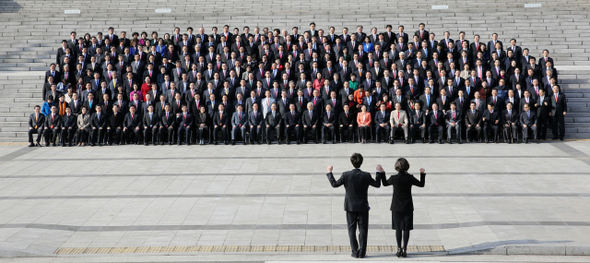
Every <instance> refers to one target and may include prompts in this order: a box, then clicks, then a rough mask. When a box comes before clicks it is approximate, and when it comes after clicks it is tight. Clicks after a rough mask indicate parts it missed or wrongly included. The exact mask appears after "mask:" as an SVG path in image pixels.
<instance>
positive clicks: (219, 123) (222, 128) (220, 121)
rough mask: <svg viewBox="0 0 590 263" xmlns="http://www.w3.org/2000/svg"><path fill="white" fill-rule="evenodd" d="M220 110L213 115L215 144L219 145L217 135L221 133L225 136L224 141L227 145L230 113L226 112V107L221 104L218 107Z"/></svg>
mask: <svg viewBox="0 0 590 263" xmlns="http://www.w3.org/2000/svg"><path fill="white" fill-rule="evenodd" d="M217 108H218V110H217V111H216V112H215V113H213V143H214V144H215V145H217V133H218V132H221V133H222V134H223V141H224V143H225V144H226V145H227V144H228V140H227V137H228V136H227V135H228V129H229V127H228V126H229V119H230V117H229V116H228V115H229V113H228V112H226V111H225V106H223V104H219V105H218V106H217Z"/></svg>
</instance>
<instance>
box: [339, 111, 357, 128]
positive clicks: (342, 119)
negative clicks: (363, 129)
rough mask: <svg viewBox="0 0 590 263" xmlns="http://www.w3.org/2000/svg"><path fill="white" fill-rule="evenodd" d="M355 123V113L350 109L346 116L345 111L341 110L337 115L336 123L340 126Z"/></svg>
mask: <svg viewBox="0 0 590 263" xmlns="http://www.w3.org/2000/svg"><path fill="white" fill-rule="evenodd" d="M355 123H356V115H355V114H354V113H352V112H351V111H348V116H346V112H344V111H343V112H341V113H340V116H339V117H338V125H342V126H345V127H346V126H350V125H354V124H355Z"/></svg>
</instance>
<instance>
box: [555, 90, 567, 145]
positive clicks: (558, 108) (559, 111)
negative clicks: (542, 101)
mask: <svg viewBox="0 0 590 263" xmlns="http://www.w3.org/2000/svg"><path fill="white" fill-rule="evenodd" d="M566 114H567V102H566V100H565V94H563V93H560V87H559V85H554V86H553V96H552V98H551V117H553V139H554V140H556V139H557V138H558V137H559V140H562V141H563V137H564V133H565V126H564V122H565V121H564V119H565V115H566Z"/></svg>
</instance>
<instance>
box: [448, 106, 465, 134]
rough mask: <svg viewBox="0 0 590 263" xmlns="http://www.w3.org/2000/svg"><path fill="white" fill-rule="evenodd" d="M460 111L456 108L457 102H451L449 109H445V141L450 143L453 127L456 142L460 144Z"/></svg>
mask: <svg viewBox="0 0 590 263" xmlns="http://www.w3.org/2000/svg"><path fill="white" fill-rule="evenodd" d="M461 113H462V112H461V111H458V110H457V104H456V103H455V102H454V101H453V102H451V109H450V110H449V111H447V114H446V123H447V142H448V143H449V144H451V143H452V142H451V138H452V137H453V133H452V131H453V129H455V133H456V136H457V138H456V139H457V142H458V143H459V144H461Z"/></svg>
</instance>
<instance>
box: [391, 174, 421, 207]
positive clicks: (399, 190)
mask: <svg viewBox="0 0 590 263" xmlns="http://www.w3.org/2000/svg"><path fill="white" fill-rule="evenodd" d="M381 178H382V180H383V186H388V185H393V198H392V200H391V208H390V209H391V211H398V212H409V211H414V203H413V200H412V185H415V186H418V187H424V184H425V178H426V174H424V173H422V174H420V181H418V179H416V177H414V176H413V175H411V174H408V173H398V174H396V175H393V176H391V177H389V179H387V180H386V179H385V177H381Z"/></svg>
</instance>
